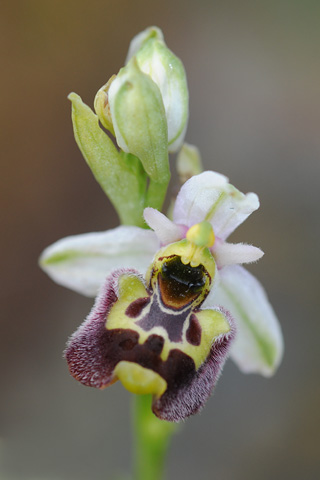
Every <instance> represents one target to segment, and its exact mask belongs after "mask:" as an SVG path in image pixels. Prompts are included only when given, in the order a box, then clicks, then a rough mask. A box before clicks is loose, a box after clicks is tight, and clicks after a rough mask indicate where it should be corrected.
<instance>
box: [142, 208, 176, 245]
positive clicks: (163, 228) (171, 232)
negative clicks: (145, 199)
mask: <svg viewBox="0 0 320 480" xmlns="http://www.w3.org/2000/svg"><path fill="white" fill-rule="evenodd" d="M143 216H144V219H145V221H146V222H147V224H148V225H149V227H150V228H152V230H154V232H155V234H156V235H157V237H158V238H159V240H160V242H161V244H162V245H168V244H169V243H173V242H177V241H178V240H181V238H183V237H184V233H185V231H184V229H183V227H181V226H179V225H176V224H175V223H173V222H172V221H171V220H169V218H167V217H166V216H165V215H163V213H161V212H159V211H158V210H156V209H155V208H150V207H148V208H145V209H144V212H143Z"/></svg>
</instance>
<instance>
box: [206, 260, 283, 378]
mask: <svg viewBox="0 0 320 480" xmlns="http://www.w3.org/2000/svg"><path fill="white" fill-rule="evenodd" d="M215 302H216V303H218V304H221V305H223V306H224V307H225V308H227V309H228V310H229V311H230V313H231V315H232V316H233V317H234V319H235V321H236V324H237V337H236V340H235V342H234V344H233V347H232V349H231V352H230V355H231V357H232V359H233V360H234V361H235V362H236V364H237V365H238V367H239V368H240V369H241V370H242V371H243V372H245V373H261V374H262V375H264V376H266V377H268V376H270V375H272V374H273V373H274V372H275V370H276V369H277V367H278V365H279V364H280V362H281V359H282V355H283V339H282V333H281V329H280V325H279V323H278V319H277V317H276V315H275V313H274V311H273V309H272V307H271V305H270V303H269V300H268V298H267V295H266V293H265V291H264V289H263V287H262V286H261V284H260V283H259V282H258V280H257V279H256V278H255V277H254V276H253V275H251V274H250V273H249V272H248V271H246V270H245V269H244V268H243V267H240V266H236V265H233V266H230V267H225V268H223V269H222V270H221V271H220V283H219V285H218V287H217V289H216V292H215Z"/></svg>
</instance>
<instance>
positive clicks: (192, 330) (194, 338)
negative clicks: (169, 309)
mask: <svg viewBox="0 0 320 480" xmlns="http://www.w3.org/2000/svg"><path fill="white" fill-rule="evenodd" d="M186 338H187V341H188V342H189V343H190V344H191V345H194V346H196V347H198V346H199V345H200V343H201V325H200V323H199V320H198V319H197V317H196V315H195V314H194V313H193V314H192V315H191V317H190V323H189V327H188V330H187V332H186Z"/></svg>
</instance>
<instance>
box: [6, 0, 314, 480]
mask: <svg viewBox="0 0 320 480" xmlns="http://www.w3.org/2000/svg"><path fill="white" fill-rule="evenodd" d="M0 8H1V11H0V39H1V41H0V48H1V67H2V68H1V77H0V82H1V114H2V115H1V128H0V135H1V152H2V156H1V157H2V158H1V161H2V174H1V180H0V181H1V183H2V188H1V195H2V196H3V198H2V233H1V243H2V245H1V252H2V259H1V263H2V267H1V271H2V280H1V281H2V287H1V297H2V302H1V304H2V308H3V311H2V315H1V337H0V343H1V344H0V357H1V366H2V367H1V399H0V402H1V403H0V419H1V423H0V479H1V480H31V479H32V480H103V479H110V480H112V479H114V478H115V476H114V475H116V474H117V473H119V472H120V473H121V472H123V471H124V472H125V471H127V472H128V471H129V468H130V462H131V424H130V410H131V397H130V395H129V394H128V393H127V392H126V391H125V390H124V389H123V388H122V387H121V385H115V386H113V387H112V388H110V389H107V390H105V391H103V392H100V391H95V390H94V389H88V388H84V387H83V386H81V385H80V384H78V383H77V382H75V381H74V380H73V379H72V378H71V377H69V374H68V370H67V367H66V364H65V361H64V360H63V359H62V351H63V349H64V345H65V342H66V339H67V337H68V336H69V335H70V334H71V333H72V332H73V331H74V330H75V329H76V327H77V326H78V325H79V324H80V322H81V321H82V320H83V319H84V318H85V316H86V315H87V313H88V312H89V310H90V308H91V305H92V300H91V299H88V298H82V297H81V296H79V295H77V294H76V293H73V292H72V291H68V290H66V289H64V288H62V287H60V286H57V285H55V284H54V283H53V282H52V281H51V280H50V279H49V278H47V277H46V275H45V274H44V273H43V272H42V271H40V269H39V268H38V266H37V259H38V256H39V254H40V253H41V251H42V250H43V249H44V248H45V247H46V246H47V245H49V244H51V243H53V242H54V241H55V240H57V239H59V238H61V237H64V236H67V235H71V234H78V233H84V232H90V231H99V230H106V229H108V228H112V227H115V226H116V225H117V218H116V215H115V213H114V211H113V210H112V208H111V206H110V203H109V201H108V200H107V198H105V197H104V195H103V193H102V191H101V190H100V187H99V186H98V184H96V183H95V180H94V179H93V177H92V175H91V173H90V171H89V169H88V167H87V166H86V164H85V162H84V160H83V159H82V157H81V154H80V152H79V150H78V148H77V146H76V144H75V141H74V139H73V134H72V126H71V119H70V103H69V102H68V100H67V95H68V94H69V92H71V91H75V92H77V93H78V94H80V95H81V96H82V98H83V100H84V101H85V102H86V103H88V104H89V105H91V106H92V105H93V99H94V96H95V93H96V91H97V90H98V88H100V86H101V85H103V84H104V83H105V82H106V81H107V79H108V78H109V77H110V76H111V74H113V73H117V71H118V70H119V68H120V67H121V66H122V65H123V62H124V59H125V57H126V53H127V49H128V46H129V42H130V40H131V38H132V37H133V36H134V35H135V34H136V33H138V32H139V31H141V30H143V29H145V28H146V27H147V26H149V25H153V24H156V25H158V26H159V27H160V28H162V29H163V32H164V34H165V39H166V41H167V44H168V45H169V47H170V48H171V49H172V50H173V51H174V52H175V53H176V54H177V55H178V56H179V57H180V58H181V59H182V61H183V63H184V65H185V68H186V71H187V76H188V82H189V90H190V100H191V101H190V122H189V128H188V132H187V137H186V140H187V141H188V142H189V143H194V144H196V145H197V146H198V147H199V148H200V150H201V153H202V156H203V161H204V164H205V167H206V168H208V169H213V170H217V171H219V172H221V173H224V174H225V175H227V176H229V178H230V180H231V182H232V183H233V184H234V185H236V186H237V187H238V188H239V189H240V190H242V191H244V192H247V191H254V192H257V193H258V194H259V197H260V200H261V209H260V210H259V211H258V212H257V213H255V214H254V215H252V217H250V219H249V220H248V221H247V222H246V223H245V224H244V225H243V226H241V227H240V228H239V230H238V231H237V233H236V234H235V235H234V236H233V237H232V240H234V241H236V240H241V241H247V242H249V243H252V244H254V245H257V246H260V247H261V248H262V249H263V250H264V251H265V252H266V255H265V257H264V258H263V259H262V260H261V261H260V262H259V263H258V264H257V265H254V266H252V267H251V268H250V270H251V271H252V272H253V273H254V274H255V275H256V276H257V277H258V278H259V279H260V280H261V281H262V282H263V284H264V285H265V287H266V289H267V291H268V294H269V296H270V299H271V301H272V303H273V305H274V308H275V310H276V312H277V314H278V316H279V319H280V322H281V325H282V328H283V332H284V337H285V342H286V351H285V357H284V360H283V363H282V365H281V367H280V369H279V371H278V373H277V374H276V376H274V377H273V378H271V379H264V378H262V377H259V376H256V375H248V376H246V375H243V374H242V373H240V372H239V371H238V369H237V368H236V367H235V365H234V364H233V363H232V362H231V360H230V361H229V362H227V365H226V367H225V370H224V374H223V376H222V377H221V379H220V381H219V384H218V387H217V389H216V391H215V394H214V396H213V397H212V398H211V399H210V400H209V402H208V403H207V406H206V408H205V409H204V410H203V412H202V413H201V414H199V415H197V416H195V417H193V418H191V419H189V420H188V421H186V422H185V423H184V424H183V425H182V427H181V429H180V432H179V433H178V435H176V436H175V437H174V439H173V442H172V448H171V450H170V454H169V459H168V480H172V479H184V480H191V479H194V478H198V479H199V480H207V479H213V480H217V479H218V480H242V479H246V480H257V479H259V480H260V479H261V480H267V479H268V480H269V479H270V478H275V479H278V478H281V479H288V480H289V479H290V480H295V479H297V480H298V479H299V480H300V479H304V480H312V479H316V478H320V477H319V475H320V459H319V456H320V433H319V432H320V416H319V406H320V384H319V366H320V359H319V335H320V322H319V309H320V301H319V300H320V295H319V275H318V273H319V269H320V265H319V263H320V262H319V257H320V255H319V244H320V223H319V216H320V199H319V181H320V160H319V154H320V136H319V126H320V97H319V94H320V89H319V80H320V63H319V46H320V28H319V27H320V3H319V2H318V1H315V0H314V1H312V0H310V1H309V0H303V1H298V0H270V1H263V0H262V1H246V0H243V1H241V2H238V1H236V0H229V1H228V0H225V1H221V0H219V1H218V0H197V1H196V2H194V1H189V0H175V1H172V0H162V1H161V2H152V1H150V0H149V1H143V0H136V1H133V0H105V1H102V0H90V1H87V0H77V1H75V0H69V1H65V0H47V1H43V0H25V1H23V0H22V1H19V0H13V1H10V2H9V1H7V2H1V7H0ZM173 161H174V159H173ZM174 190H175V187H174V184H173V185H172V191H174ZM150 480H152V479H150Z"/></svg>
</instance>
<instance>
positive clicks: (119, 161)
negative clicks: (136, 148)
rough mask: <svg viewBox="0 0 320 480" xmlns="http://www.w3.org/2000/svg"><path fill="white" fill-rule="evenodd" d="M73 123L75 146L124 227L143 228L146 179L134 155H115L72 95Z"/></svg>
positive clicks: (91, 116)
mask: <svg viewBox="0 0 320 480" xmlns="http://www.w3.org/2000/svg"><path fill="white" fill-rule="evenodd" d="M68 98H69V100H70V101H71V102H72V123H73V130H74V136H75V139H76V142H77V144H78V147H79V148H80V150H81V152H82V154H83V156H84V158H85V160H86V162H87V164H88V165H89V167H90V169H91V171H92V173H93V175H94V177H95V179H96V180H97V182H98V183H99V184H100V186H101V188H102V190H103V191H104V192H105V193H106V195H107V196H108V197H109V199H110V201H111V202H112V203H113V205H114V207H115V209H116V210H117V213H118V215H119V217H120V220H121V223H123V224H125V225H140V226H142V225H143V220H142V212H143V209H144V206H145V203H144V202H145V192H146V175H145V173H144V172H143V169H142V167H141V164H140V161H139V160H138V159H137V158H135V157H134V156H133V155H127V154H124V153H123V152H118V150H117V149H116V147H115V146H114V144H113V142H112V140H111V139H110V138H109V137H108V135H106V134H105V132H104V131H103V130H102V129H101V128H100V126H99V121H98V117H97V115H95V114H94V113H93V111H92V110H91V109H90V108H89V107H88V106H87V105H85V104H84V103H83V101H82V100H81V98H80V97H79V95H77V94H76V93H71V94H70V95H69V97H68Z"/></svg>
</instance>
